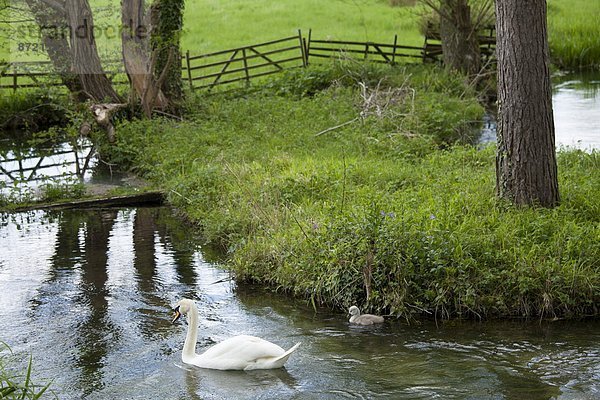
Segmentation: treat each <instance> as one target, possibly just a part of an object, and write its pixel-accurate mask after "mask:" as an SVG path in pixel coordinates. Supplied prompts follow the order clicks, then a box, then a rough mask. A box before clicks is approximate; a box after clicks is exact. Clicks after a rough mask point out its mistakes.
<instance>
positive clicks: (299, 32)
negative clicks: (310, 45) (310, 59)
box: [298, 29, 307, 68]
mask: <svg viewBox="0 0 600 400" xmlns="http://www.w3.org/2000/svg"><path fill="white" fill-rule="evenodd" d="M298 40H299V41H300V54H301V55H302V66H303V67H305V68H306V64H307V63H306V51H305V50H306V49H305V47H304V39H303V38H302V31H301V30H300V29H298Z"/></svg>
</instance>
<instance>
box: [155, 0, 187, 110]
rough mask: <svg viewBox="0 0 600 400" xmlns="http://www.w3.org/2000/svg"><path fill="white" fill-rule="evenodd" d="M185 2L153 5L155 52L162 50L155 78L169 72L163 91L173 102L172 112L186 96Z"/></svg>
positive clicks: (166, 1) (169, 0) (157, 0)
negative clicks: (183, 69) (183, 71)
mask: <svg viewBox="0 0 600 400" xmlns="http://www.w3.org/2000/svg"><path fill="white" fill-rule="evenodd" d="M183 7H184V0H155V1H154V3H152V6H151V11H150V13H151V14H150V15H151V20H152V35H151V43H152V50H153V51H158V55H157V57H156V66H155V68H154V71H153V72H154V76H155V77H158V76H160V75H161V74H162V73H163V71H165V69H166V71H165V74H166V79H165V80H164V82H163V84H162V85H161V90H162V91H163V93H164V94H165V96H167V97H168V98H169V100H170V102H171V111H172V112H175V111H176V110H174V109H173V105H174V103H177V102H178V101H179V100H181V99H182V97H183V83H182V80H181V48H180V46H179V42H180V36H181V31H182V28H183ZM169 56H171V60H172V61H171V62H169Z"/></svg>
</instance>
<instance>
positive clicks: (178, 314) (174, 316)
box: [171, 306, 181, 324]
mask: <svg viewBox="0 0 600 400" xmlns="http://www.w3.org/2000/svg"><path fill="white" fill-rule="evenodd" d="M179 317H181V313H180V312H179V306H177V307H175V314H173V320H172V321H171V323H172V324H174V323H175V322H176V321H177V320H178V319H179Z"/></svg>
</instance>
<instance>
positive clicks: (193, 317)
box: [182, 304, 198, 358]
mask: <svg viewBox="0 0 600 400" xmlns="http://www.w3.org/2000/svg"><path fill="white" fill-rule="evenodd" d="M186 317H187V322H188V330H187V335H186V336H185V342H184V344H183V353H182V358H187V357H195V356H196V342H197V341H198V308H197V307H196V305H195V304H192V306H191V307H190V310H189V311H188V313H187V315H186Z"/></svg>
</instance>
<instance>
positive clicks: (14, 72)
mask: <svg viewBox="0 0 600 400" xmlns="http://www.w3.org/2000/svg"><path fill="white" fill-rule="evenodd" d="M16 92H17V64H16V63H13V93H16Z"/></svg>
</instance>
